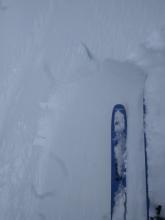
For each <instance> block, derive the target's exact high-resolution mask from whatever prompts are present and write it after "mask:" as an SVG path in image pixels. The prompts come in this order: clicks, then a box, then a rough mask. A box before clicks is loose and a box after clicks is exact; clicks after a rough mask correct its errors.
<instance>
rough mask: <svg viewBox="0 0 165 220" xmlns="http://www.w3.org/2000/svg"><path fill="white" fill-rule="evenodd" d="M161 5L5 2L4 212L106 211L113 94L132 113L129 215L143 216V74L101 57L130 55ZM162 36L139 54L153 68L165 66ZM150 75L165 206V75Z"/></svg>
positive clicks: (11, 215)
mask: <svg viewBox="0 0 165 220" xmlns="http://www.w3.org/2000/svg"><path fill="white" fill-rule="evenodd" d="M158 2H159V3H158ZM164 10H165V3H164V1H162V0H158V1H155V0H146V1H145V2H144V1H143V0H138V1H137V0H127V1H125V2H123V1H122V0H119V1H116V0H111V1H109V0H103V1H100V0H83V1H77V0H71V1H68V0H49V1H48V0H28V1H27V0H14V1H13V0H0V48H1V50H0V143H1V145H0V209H1V212H0V219H2V220H47V219H48V220H54V219H58V220H65V219H67V220H74V219H76V220H81V219H83V220H84V219H86V220H88V219H90V220H92V219H95V220H97V219H99V220H100V219H103V220H108V219H110V208H109V207H110V160H109V158H110V116H111V110H112V107H113V105H114V104H116V102H124V104H127V110H128V115H129V139H128V148H129V155H128V168H129V169H128V172H129V176H131V178H129V179H128V189H129V191H128V206H129V207H130V209H129V210H128V220H132V219H134V220H135V219H137V220H139V219H145V215H146V206H145V187H144V186H145V183H144V182H145V179H144V176H145V173H144V164H143V161H144V160H143V159H144V158H143V157H144V155H143V154H144V151H143V150H144V148H143V147H144V146H143V127H142V124H143V121H142V114H143V113H142V111H143V110H142V97H143V91H142V90H143V88H144V75H143V73H141V70H139V69H138V68H136V67H134V65H131V64H130V63H121V62H117V61H108V62H102V61H103V60H105V58H107V57H113V58H118V59H125V58H126V57H127V55H128V54H129V53H130V51H131V52H132V51H134V50H135V49H136V47H137V45H138V44H139V43H140V42H141V41H143V39H144V38H145V37H146V35H147V34H148V33H149V32H150V31H152V30H153V28H156V27H160V26H161V25H162V24H163V22H164V18H165V13H164ZM153 15H154V16H153ZM161 36H163V35H161ZM161 36H160V35H159V34H157V32H156V33H155V34H154V36H153V37H152V39H151V40H150V41H148V43H146V45H147V46H146V47H147V49H145V50H143V52H142V54H143V58H142V59H139V60H140V62H141V63H142V64H143V63H144V64H146V66H145V65H144V66H145V70H146V71H148V72H153V73H154V72H156V73H157V72H163V71H164V70H163V68H164V67H163V65H164V50H162V48H163V46H162V45H163V41H162V39H163V37H161ZM155 39H156V40H155ZM154 40H155V42H156V44H155V43H153V42H154ZM88 48H90V49H92V53H91V52H90V50H89V49H88ZM144 51H145V53H144ZM152 57H153V59H152ZM96 58H98V61H96ZM146 58H147V59H146ZM100 60H102V61H100ZM150 60H151V61H150ZM142 61H143V62H142ZM141 63H139V62H138V64H140V65H141ZM153 67H155V68H153ZM159 67H160V68H159ZM139 73H140V74H139ZM150 75H151V76H150V78H148V80H147V83H146V85H147V93H146V94H147V95H146V101H147V102H148V109H151V110H150V111H149V110H148V113H149V114H148V118H147V119H146V121H147V126H148V127H147V129H148V130H147V131H148V133H147V136H148V143H149V147H150V150H149V149H148V152H149V154H150V156H149V159H150V162H149V165H150V178H151V181H150V182H151V183H150V189H151V190H150V191H151V192H150V193H151V198H152V201H153V204H155V203H157V202H159V201H160V203H162V204H165V203H164V198H163V185H164V179H163V178H161V175H160V172H159V171H160V169H162V170H163V167H164V165H163V164H164V163H163V156H162V155H163V154H164V148H163V141H164V133H163V130H164V129H163V126H164V119H163V112H164V105H163V104H162V102H161V101H162V99H163V97H162V96H163V95H162V94H163V92H164V81H163V77H164V75H163V73H159V75H160V76H161V77H162V81H161V82H160V80H159V79H160V78H159V77H156V76H155V75H154V74H150ZM156 75H157V76H158V74H156ZM128 78H129V79H128ZM123 84H124V85H125V86H124V87H123ZM152 84H153V85H154V89H153V88H152ZM116 87H119V88H120V90H119V91H118V92H117V95H116V96H115V95H114V91H115V93H116ZM110 97H111V98H112V99H111V100H110ZM150 97H151V102H150V101H149V100H150ZM157 105H158V106H157ZM149 107H152V108H149ZM152 109H153V110H152ZM151 119H152V120H151ZM151 121H152V123H150V122H151ZM153 127H154V129H155V130H154V129H153ZM152 132H153V133H152ZM135 133H136V136H135V135H134V134H135ZM132 137H133V138H132ZM155 144H156V145H157V148H158V149H159V151H157V150H156V149H157V148H155ZM158 154H159V155H158ZM155 155H157V158H159V160H157V158H156V157H155ZM139 160H141V163H140V166H139ZM132 164H133V165H132ZM155 177H157V178H155ZM155 179H157V180H156V181H155ZM158 189H160V190H158ZM135 194H136V199H135Z"/></svg>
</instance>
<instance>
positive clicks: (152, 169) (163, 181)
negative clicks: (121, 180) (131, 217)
mask: <svg viewBox="0 0 165 220" xmlns="http://www.w3.org/2000/svg"><path fill="white" fill-rule="evenodd" d="M134 59H135V60H136V63H138V64H139V65H140V66H141V67H142V68H143V69H144V71H145V72H146V73H148V77H147V80H146V85H145V101H146V103H145V104H146V110H147V112H146V113H147V114H146V120H145V121H146V134H147V145H148V146H147V154H148V168H149V172H148V177H149V179H148V182H149V197H150V207H151V209H150V211H151V214H154V215H155V207H156V206H158V205H162V216H165V193H164V192H165V191H164V186H165V178H164V167H165V160H164V155H165V147H164V144H165V129H164V126H165V115H164V113H165V101H164V95H165V28H164V27H163V28H162V29H161V30H160V31H154V32H153V34H152V35H151V36H150V37H149V38H148V40H147V41H146V42H145V43H144V44H143V45H142V46H141V47H140V48H139V51H138V53H136V55H134Z"/></svg>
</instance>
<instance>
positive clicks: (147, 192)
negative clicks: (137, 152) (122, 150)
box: [143, 99, 150, 220]
mask: <svg viewBox="0 0 165 220" xmlns="http://www.w3.org/2000/svg"><path fill="white" fill-rule="evenodd" d="M145 117H146V105H145V99H143V121H144V156H145V175H146V207H147V220H149V219H150V217H149V190H148V163H147V137H146V123H145Z"/></svg>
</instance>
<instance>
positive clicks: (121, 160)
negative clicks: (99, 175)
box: [111, 104, 127, 220]
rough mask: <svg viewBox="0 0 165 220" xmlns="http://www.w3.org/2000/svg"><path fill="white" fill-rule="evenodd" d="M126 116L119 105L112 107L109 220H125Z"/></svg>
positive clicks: (123, 109)
mask: <svg viewBox="0 0 165 220" xmlns="http://www.w3.org/2000/svg"><path fill="white" fill-rule="evenodd" d="M126 139H127V115H126V110H125V107H124V106H123V105H121V104H117V105H115V106H114V108H113V111H112V119H111V220H116V219H117V220H126V211H127V181H126V157H127V148H126Z"/></svg>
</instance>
